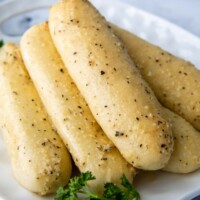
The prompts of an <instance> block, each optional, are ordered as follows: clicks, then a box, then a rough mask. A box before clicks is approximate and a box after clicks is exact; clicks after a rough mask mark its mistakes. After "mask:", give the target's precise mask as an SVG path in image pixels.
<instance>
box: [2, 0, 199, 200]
mask: <svg viewBox="0 0 200 200" xmlns="http://www.w3.org/2000/svg"><path fill="white" fill-rule="evenodd" d="M18 2H19V1H18ZM18 2H14V1H13V2H9V3H6V4H3V5H2V7H0V39H1V38H3V39H4V40H5V41H6V42H7V41H15V42H18V41H19V39H20V36H19V35H18V36H14V35H16V34H20V33H22V32H23V31H24V30H25V29H26V28H27V27H29V26H31V25H32V24H35V23H38V22H40V21H43V20H45V19H47V16H48V11H47V9H46V8H47V6H48V5H51V4H52V3H53V2H55V1H54V0H43V1H41V0H34V1H32V0H20V4H19V3H18ZM92 2H93V3H94V4H95V5H96V6H97V8H98V9H100V11H101V12H102V14H104V15H105V16H106V18H107V19H108V20H110V21H111V22H114V23H116V24H118V25H120V26H122V27H124V28H126V29H128V30H130V31H132V32H134V33H136V34H137V35H139V36H141V37H143V38H145V39H147V40H149V41H150V42H152V43H155V44H157V45H159V46H161V47H163V48H165V49H167V50H168V51H170V52H171V53H174V54H176V55H178V56H180V57H183V58H185V59H187V60H190V61H192V62H193V63H194V64H196V65H197V66H200V56H199V55H200V40H199V38H197V37H195V36H193V35H192V34H190V33H188V32H187V31H185V30H183V29H181V28H179V27H177V26H175V25H173V24H171V23H169V22H167V21H165V20H163V19H160V18H158V17H156V16H153V15H151V14H148V13H146V12H144V11H141V10H139V9H136V8H134V7H132V6H131V5H129V4H125V3H122V2H119V1H117V0H109V1H108V0H92ZM30 10H32V11H31V12H29V13H25V14H23V15H19V16H17V17H16V18H15V19H10V20H9V21H7V23H5V22H4V21H5V20H6V19H8V18H9V17H10V16H11V15H16V14H19V13H23V12H25V11H30ZM2 23H4V25H3V27H2V25H1V24H2ZM2 29H3V30H2ZM5 32H7V33H8V34H9V36H8V35H6V34H5ZM11 35H12V36H11ZM199 183H200V170H199V171H197V172H195V173H191V174H188V175H177V174H170V173H165V172H149V173H147V172H145V173H140V174H139V175H138V176H137V177H136V180H135V185H136V186H137V188H138V190H139V191H140V194H141V197H142V200H169V199H172V200H189V199H192V198H193V197H195V196H196V195H197V194H200V184H199ZM21 199H26V200H39V199H53V197H45V198H44V197H38V196H37V195H34V194H32V193H30V192H28V191H26V190H25V189H23V188H22V187H21V186H19V185H18V184H17V182H16V181H15V180H14V178H13V176H12V172H11V166H10V162H9V159H8V156H7V153H6V149H5V145H4V143H3V141H2V138H1V134H0V200H21Z"/></svg>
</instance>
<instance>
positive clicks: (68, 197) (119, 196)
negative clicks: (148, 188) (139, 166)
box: [55, 172, 140, 200]
mask: <svg viewBox="0 0 200 200" xmlns="http://www.w3.org/2000/svg"><path fill="white" fill-rule="evenodd" d="M94 179H95V177H94V176H93V175H92V173H91V172H85V173H81V174H80V176H78V177H74V178H72V179H70V182H69V184H68V187H67V188H63V187H60V188H59V189H58V190H57V192H56V196H55V200H78V199H79V197H80V196H81V199H84V200H139V199H140V195H139V193H138V192H137V190H136V189H135V188H134V187H133V185H132V184H131V183H129V181H128V180H127V178H126V177H125V176H124V175H123V176H122V178H121V185H122V187H118V186H117V185H115V184H114V183H106V184H105V186H104V194H103V196H99V195H97V194H95V193H94V192H92V191H91V189H90V188H89V187H88V185H87V182H88V181H91V180H94Z"/></svg>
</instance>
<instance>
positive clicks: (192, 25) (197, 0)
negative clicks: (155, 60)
mask: <svg viewBox="0 0 200 200" xmlns="http://www.w3.org/2000/svg"><path fill="white" fill-rule="evenodd" d="M6 1H9V0H0V5H1V3H3V2H6ZM17 1H19V3H20V0H17ZM33 1H34V0H33ZM41 1H43V0H41ZM50 1H51V0H50ZM99 1H101V0H99ZM108 1H109V0H108ZM116 1H123V2H127V3H130V4H132V5H134V6H135V7H138V8H140V9H143V10H145V11H148V12H150V13H153V14H155V15H158V16H160V17H163V18H165V19H167V20H169V21H171V22H173V23H175V24H177V25H178V26H180V27H182V28H184V29H186V30H187V31H189V32H191V33H193V34H195V35H196V36H198V37H200V21H199V19H200V11H199V9H200V0H167V1H163V0H116ZM0 13H1V8H0ZM26 20H27V21H29V20H30V19H29V18H27V19H26ZM24 23H26V22H24ZM33 23H34V22H33Z"/></svg>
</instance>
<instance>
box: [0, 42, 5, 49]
mask: <svg viewBox="0 0 200 200" xmlns="http://www.w3.org/2000/svg"><path fill="white" fill-rule="evenodd" d="M3 45H4V42H3V40H0V48H1V47H2V46H3Z"/></svg>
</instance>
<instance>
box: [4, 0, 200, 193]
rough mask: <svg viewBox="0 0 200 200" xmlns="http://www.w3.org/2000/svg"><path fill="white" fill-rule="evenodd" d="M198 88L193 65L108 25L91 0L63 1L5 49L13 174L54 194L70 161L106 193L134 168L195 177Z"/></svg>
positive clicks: (199, 149) (199, 144)
mask: <svg viewBox="0 0 200 200" xmlns="http://www.w3.org/2000/svg"><path fill="white" fill-rule="evenodd" d="M199 91H200V72H199V71H198V70H197V69H196V68H195V67H194V66H193V65H192V64H190V63H188V62H186V61H184V60H182V59H180V58H177V57H175V56H173V55H171V54H169V53H167V52H166V51H164V50H162V49H160V48H158V47H156V46H154V45H152V44H149V43H147V42H146V41H144V40H142V39H140V38H138V37H136V36H135V35H133V34H131V33H129V32H126V31H125V30H122V29H120V28H119V27H116V26H114V25H110V24H109V23H108V22H106V20H105V19H104V18H103V17H102V16H101V15H100V14H99V12H98V11H97V10H96V9H95V8H94V7H93V6H92V5H91V4H90V3H89V2H88V1H87V0H62V1H59V2H58V3H57V4H55V5H54V6H52V8H51V10H50V16H49V22H48V23H42V24H40V25H36V26H33V27H31V28H30V29H29V30H28V31H27V32H26V33H25V34H24V35H23V37H22V39H21V43H20V47H18V46H17V45H15V44H6V45H4V47H3V48H2V49H1V50H0V114H1V120H0V123H1V127H2V129H3V136H4V139H5V142H6V144H7V147H8V151H9V155H10V158H11V161H12V166H13V171H14V176H15V177H16V179H17V180H18V181H19V183H20V184H22V185H23V186H24V187H25V188H27V189H29V190H30V191H33V192H36V193H39V194H41V195H44V194H48V193H52V192H54V191H55V190H56V189H57V188H58V187H59V186H63V185H66V184H67V182H68V180H69V178H70V175H71V169H72V164H71V158H70V154H71V157H72V159H73V161H74V163H75V165H76V166H77V167H78V168H79V170H80V171H81V172H84V171H91V172H92V174H93V175H94V176H95V177H96V180H94V181H92V182H91V187H92V188H93V189H94V190H95V191H97V192H99V193H101V191H102V186H103V185H104V184H105V183H106V182H114V183H116V184H118V182H119V181H120V177H121V176H122V174H125V175H126V177H127V178H128V179H129V180H130V181H132V180H133V178H134V176H135V174H136V169H143V170H160V169H162V170H165V171H169V172H173V173H189V172H192V171H194V170H196V169H198V168H199V167H200V133H199V131H198V130H200V92H199ZM169 109H170V110H169ZM65 146H66V147H67V148H65ZM68 151H69V153H68Z"/></svg>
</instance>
